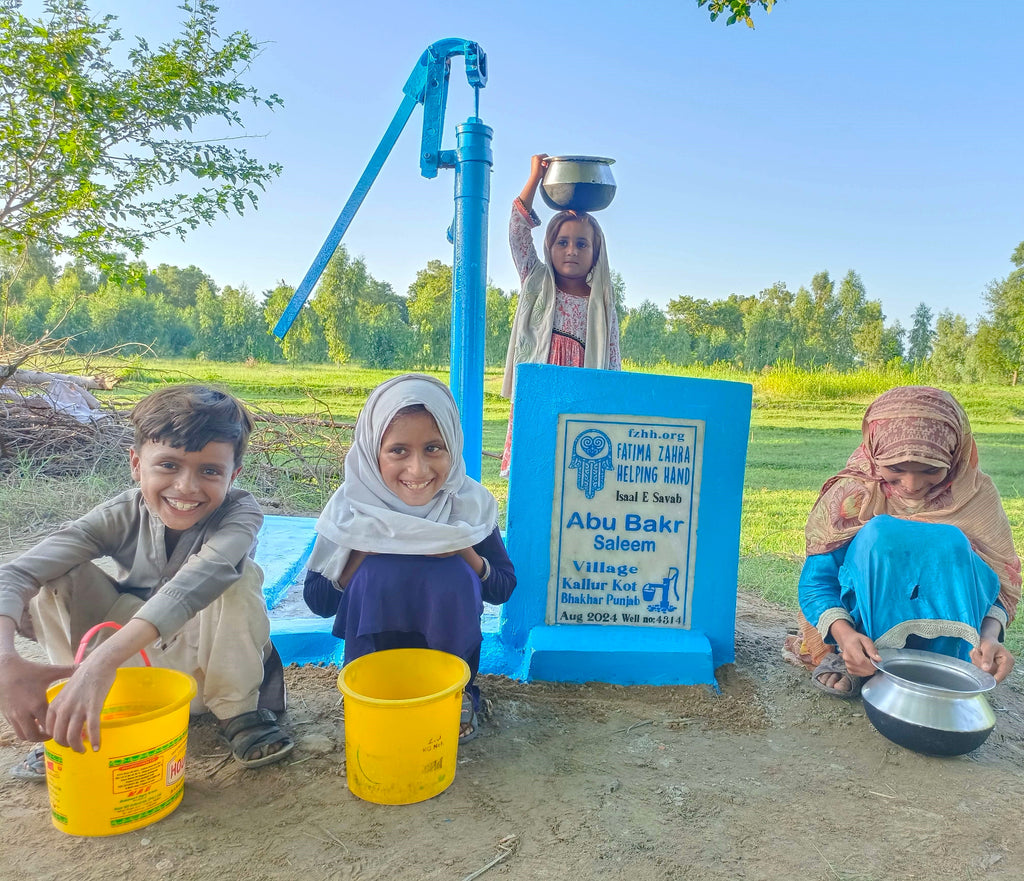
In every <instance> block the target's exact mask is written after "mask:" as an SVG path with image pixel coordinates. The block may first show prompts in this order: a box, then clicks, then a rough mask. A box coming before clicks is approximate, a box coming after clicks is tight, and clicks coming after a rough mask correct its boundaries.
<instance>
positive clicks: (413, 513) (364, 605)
mask: <svg viewBox="0 0 1024 881" xmlns="http://www.w3.org/2000/svg"><path fill="white" fill-rule="evenodd" d="M462 443H463V442H462V428H461V426H460V424H459V413H458V410H457V409H456V406H455V400H454V398H453V397H452V393H451V392H450V391H449V389H448V387H447V386H445V385H444V383H442V382H439V381H438V380H436V379H434V378H433V377H431V376H424V375H422V374H406V375H404V376H398V377H395V378H394V379H390V380H388V381H387V382H385V383H383V384H382V385H380V386H378V387H377V388H376V389H374V391H373V392H372V393H371V394H370V396H369V398H367V401H366V405H365V406H364V407H363V410H362V412H361V413H360V414H359V418H358V420H357V421H356V430H355V438H354V440H353V443H352V447H351V449H350V450H349V452H348V455H347V456H346V457H345V482H344V483H343V484H342V485H341V486H340V487H339V488H338V490H337V491H336V492H335V493H334V495H333V496H331V499H330V501H329V502H328V503H327V506H326V507H325V508H324V511H323V513H322V514H321V515H320V518H319V520H317V539H316V542H315V544H314V546H313V552H312V554H311V556H310V560H309V564H308V572H307V573H306V581H305V589H304V592H303V595H304V597H305V600H306V604H307V605H308V606H309V607H310V609H312V610H313V611H314V612H316V613H317V614H318V615H321V616H323V617H325V618H327V617H330V616H332V615H333V616H335V622H334V628H333V631H332V632H333V633H334V635H335V636H339V637H341V638H343V639H344V640H345V663H346V664H347V663H348V662H349V661H352V660H354V659H355V658H358V657H361V656H362V655H365V654H369V653H370V652H374V651H381V650H383V649H391V648H432V649H439V650H441V651H446V652H450V653H451V654H454V655H458V656H459V657H461V658H463V659H464V660H465V661H466V662H467V663H468V664H469V667H470V671H471V674H472V676H471V678H470V684H469V685H468V686H467V689H466V695H465V697H464V700H463V715H462V730H461V732H460V735H459V739H460V740H462V741H465V740H469V739H471V738H472V737H474V736H476V733H477V731H478V729H479V725H478V719H477V716H476V710H477V709H478V706H479V691H478V689H477V688H476V686H475V685H474V684H473V678H474V677H475V676H476V672H477V669H478V667H479V664H480V644H481V641H482V634H481V630H480V615H481V613H482V612H483V601H487V602H489V603H492V604H500V603H503V602H505V600H507V599H508V598H509V596H510V595H511V593H512V589H513V588H514V587H515V584H516V577H515V570H514V569H513V566H512V562H511V561H510V560H509V558H508V554H507V553H506V551H505V545H504V543H503V542H502V540H501V532H500V531H499V529H498V525H497V520H498V506H497V503H496V502H495V500H494V496H492V495H491V494H490V492H488V491H487V490H486V489H485V488H484V487H483V486H481V485H480V484H479V483H478V482H477V481H475V480H473V479H472V478H470V477H468V476H467V475H466V466H465V463H464V462H463V459H462Z"/></svg>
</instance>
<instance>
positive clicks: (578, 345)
mask: <svg viewBox="0 0 1024 881" xmlns="http://www.w3.org/2000/svg"><path fill="white" fill-rule="evenodd" d="M547 158H548V157H547V154H546V153H539V154H537V155H536V156H534V157H533V159H532V160H531V163H530V177H529V179H528V180H527V181H526V185H525V186H524V187H523V191H522V193H520V194H519V198H517V199H516V200H515V202H513V203H512V220H511V222H510V223H509V244H510V245H511V247H512V259H513V260H514V261H515V264H516V269H517V270H519V279H520V281H521V282H522V288H521V290H520V292H519V303H518V305H517V306H516V315H515V319H514V320H513V322H512V334H511V336H510V338H509V342H508V355H507V357H506V359H505V379H504V382H503V383H502V386H501V393H502V395H503V396H504V397H506V398H511V397H512V395H513V390H514V382H515V369H516V365H517V364H522V363H524V362H526V363H531V364H560V365H561V366H563V367H595V368H599V369H604V370H621V369H622V359H621V357H620V355H619V319H618V315H617V313H616V311H615V295H614V293H613V292H612V281H611V272H610V270H609V268H608V249H607V248H606V247H605V241H604V233H602V232H601V227H600V226H598V224H597V221H596V220H595V219H594V218H593V216H592V215H590V214H585V213H582V212H580V213H577V212H575V211H561V212H559V213H558V214H556V215H555V216H554V217H552V218H551V221H550V222H549V223H548V228H547V232H546V233H545V234H544V261H541V260H540V258H539V257H538V256H537V251H536V249H535V248H534V246H533V233H532V231H533V228H534V227H536V226H540V218H539V217H538V216H537V214H536V212H534V210H533V200H534V197H535V196H536V194H537V187H538V186H540V182H541V180H542V179H543V177H544V171H545V169H546V168H547ZM511 449H512V415H511V413H510V414H509V420H508V434H507V435H506V438H505V450H504V452H503V453H502V457H501V474H502V476H503V477H507V476H508V470H509V461H510V456H511Z"/></svg>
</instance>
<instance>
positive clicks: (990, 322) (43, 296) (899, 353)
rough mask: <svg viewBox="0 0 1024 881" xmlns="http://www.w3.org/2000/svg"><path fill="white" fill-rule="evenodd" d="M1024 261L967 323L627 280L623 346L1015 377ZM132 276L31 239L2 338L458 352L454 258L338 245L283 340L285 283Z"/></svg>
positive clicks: (498, 329)
mask: <svg viewBox="0 0 1024 881" xmlns="http://www.w3.org/2000/svg"><path fill="white" fill-rule="evenodd" d="M1012 260H1013V262H1014V264H1015V266H1016V267H1017V268H1016V270H1015V271H1014V272H1012V273H1011V274H1010V275H1009V276H1008V277H1006V278H1004V279H1001V280H997V281H994V282H992V283H991V284H990V285H989V287H988V289H987V290H986V291H985V293H984V297H985V302H986V305H987V307H988V312H987V314H986V315H985V316H984V317H983V318H982V319H981V320H980V321H978V322H977V324H976V325H973V326H972V325H971V324H970V323H969V322H968V321H967V319H966V318H964V317H963V316H962V315H958V314H955V313H953V312H951V311H944V312H940V313H939V314H938V315H935V314H934V313H933V311H932V310H931V308H929V306H928V305H927V304H926V303H921V304H920V305H919V306H918V307H917V309H916V310H915V312H914V315H913V320H912V325H911V327H909V328H904V327H902V326H901V325H900V324H899V322H894V323H892V324H886V323H885V315H884V313H883V311H882V304H881V302H880V301H878V300H871V299H869V298H868V295H867V291H866V290H865V287H864V284H863V282H862V281H861V279H860V277H859V276H858V274H857V273H856V272H854V271H853V270H850V271H849V272H847V274H846V275H845V276H844V277H843V278H842V280H841V281H839V282H838V284H837V283H836V282H835V281H834V280H833V279H832V278H831V276H830V275H829V273H828V272H819V273H818V274H816V275H815V276H814V277H813V278H812V279H811V280H810V285H809V286H807V287H805V286H801V287H800V288H799V289H798V290H797V291H795V292H792V291H790V290H788V289H787V287H786V285H785V283H782V282H779V283H776V284H774V285H772V286H771V287H769V288H766V289H765V290H762V291H761V292H760V293H759V294H757V295H754V296H739V295H736V294H730V295H729V296H728V297H726V298H724V299H721V300H704V299H696V298H694V297H689V296H685V295H681V296H679V297H676V298H674V299H672V300H670V301H669V303H668V305H667V307H665V308H664V309H662V308H660V307H658V306H657V305H656V304H654V303H653V302H651V301H649V300H645V301H644V302H643V303H641V304H640V305H639V306H636V307H632V308H625V307H624V305H623V301H624V293H625V286H624V284H623V281H622V279H621V277H620V276H618V275H617V274H615V273H613V275H614V276H615V288H616V297H617V300H618V306H619V316H620V324H621V331H622V354H623V357H624V358H625V359H627V360H630V361H633V362H635V363H637V364H640V365H644V366H652V365H657V364H662V363H664V364H667V365H675V366H683V367H685V366H689V365H694V364H715V363H721V364H728V365H731V366H734V367H738V368H741V369H743V370H763V369H764V368H766V367H769V366H772V365H779V364H786V365H788V366H790V367H795V368H798V369H803V368H808V369H813V368H819V367H823V366H829V367H831V368H833V369H835V370H840V371H846V370H852V369H855V368H860V367H871V368H877V367H882V366H887V365H888V366H900V365H913V366H917V367H925V368H927V369H928V371H929V372H930V374H931V375H933V376H934V377H935V378H936V380H939V381H943V382H950V383H952V382H973V381H982V380H985V381H1009V382H1013V383H1016V380H1017V376H1018V373H1019V371H1020V369H1021V366H1022V364H1024V243H1022V244H1021V245H1020V246H1019V247H1018V248H1017V250H1016V251H1015V252H1014V254H1013V257H1012ZM135 268H136V274H135V278H136V280H135V282H134V283H129V284H125V283H121V284H114V283H112V282H110V281H108V280H106V279H104V278H102V277H100V276H97V275H96V274H94V273H93V272H91V271H90V270H89V269H88V268H87V267H85V266H83V265H82V264H81V263H72V264H68V265H66V266H64V267H58V266H57V264H56V263H55V261H54V259H53V257H52V256H51V255H49V254H47V253H45V252H43V251H39V250H33V251H32V252H31V253H30V254H29V255H27V259H24V260H23V261H18V267H16V266H14V265H12V263H11V261H7V265H5V266H2V267H0V269H2V270H4V274H6V275H7V276H8V278H9V277H10V276H11V275H12V270H14V269H19V271H18V272H17V273H16V275H15V277H14V282H13V283H12V284H10V285H9V286H8V287H7V291H6V297H5V302H4V303H3V306H4V316H3V317H4V328H3V334H4V335H6V336H8V337H10V338H13V339H14V340H16V341H18V342H22V343H28V342H32V341H34V340H36V339H39V338H40V337H41V336H43V334H45V333H47V332H53V333H54V334H55V335H57V336H60V337H72V338H73V339H72V343H71V347H72V349H74V350H76V351H80V352H87V351H90V352H91V351H98V350H104V349H110V348H114V347H117V346H124V345H125V344H126V343H136V344H139V345H140V346H147V347H149V349H151V350H152V352H153V353H154V354H156V355H158V356H160V357H165V358H166V357H179V356H180V357H188V358H203V357H205V358H208V359H211V360H219V361H243V360H246V359H250V358H252V359H256V360H262V361H287V362H295V363H318V362H335V363H356V364H361V365H364V366H367V367H375V368H390V369H402V368H417V367H420V368H424V367H443V366H445V365H446V364H447V363H448V359H449V333H450V327H451V284H452V270H451V267H450V266H447V265H446V264H444V263H442V262H440V261H438V260H432V261H430V262H429V263H428V264H427V266H426V267H425V268H424V269H422V270H420V272H419V273H417V276H416V280H415V281H414V282H413V283H412V285H410V287H409V290H408V292H407V293H406V295H405V296H402V295H400V294H396V293H395V291H394V289H393V288H392V287H391V285H390V284H388V283H387V282H383V281H378V280H377V279H375V278H374V277H373V276H372V275H371V274H370V272H369V270H368V269H367V267H366V264H365V262H364V261H363V259H362V258H356V259H352V258H351V257H349V255H348V253H347V252H346V250H345V248H344V247H342V248H339V249H338V251H337V253H336V254H335V255H334V257H333V258H332V259H331V261H330V262H329V263H328V265H327V268H326V270H325V271H324V274H323V277H322V278H321V280H320V283H319V285H318V286H317V288H316V290H315V292H314V294H313V296H312V297H310V299H309V301H308V302H307V304H306V305H305V306H304V307H303V309H302V311H301V312H300V313H299V316H298V318H297V320H296V321H295V324H294V325H293V326H292V329H291V331H290V332H289V333H288V334H287V336H286V337H285V339H284V340H283V341H279V340H277V339H276V338H275V337H274V336H273V335H272V334H271V328H273V327H274V325H275V324H276V323H277V320H278V318H279V317H280V316H281V313H282V312H283V311H284V308H285V305H286V304H287V302H288V300H289V298H290V297H291V295H292V293H293V291H294V288H292V287H291V286H290V285H286V284H284V283H283V282H282V283H281V284H280V285H278V286H277V287H276V288H274V289H273V290H271V291H267V292H265V293H264V294H263V295H262V296H260V297H258V296H256V295H255V294H254V293H253V292H251V291H249V290H247V289H245V288H244V287H243V288H233V287H230V286H225V287H223V288H221V287H218V285H217V284H216V283H215V282H214V280H213V279H212V278H211V277H210V276H209V275H207V274H206V273H205V272H203V271H202V270H201V269H199V268H198V267H196V266H189V267H186V268H184V269H182V268H180V267H177V266H168V265H166V264H161V265H160V266H158V267H156V268H155V269H152V270H151V269H149V268H148V267H147V266H145V264H138V265H137V266H136V267H135ZM516 299H517V294H516V293H514V292H510V293H506V292H504V291H502V290H500V289H499V288H496V287H493V286H488V289H487V324H486V341H485V358H486V361H487V364H488V365H500V364H502V363H504V360H505V352H506V348H507V345H508V337H509V333H510V329H511V325H512V316H513V315H514V314H515V307H516Z"/></svg>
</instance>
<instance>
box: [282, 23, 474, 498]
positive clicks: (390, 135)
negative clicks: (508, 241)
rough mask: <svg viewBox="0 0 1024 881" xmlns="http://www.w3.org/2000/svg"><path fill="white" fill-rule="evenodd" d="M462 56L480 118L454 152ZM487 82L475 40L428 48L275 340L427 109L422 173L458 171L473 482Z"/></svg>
mask: <svg viewBox="0 0 1024 881" xmlns="http://www.w3.org/2000/svg"><path fill="white" fill-rule="evenodd" d="M458 55H462V56H463V57H464V59H465V64H466V78H467V80H468V81H469V84H470V85H471V86H472V87H473V90H474V92H475V106H474V115H473V116H471V117H469V118H468V119H467V120H466V121H465V122H464V123H462V124H461V125H458V126H456V128H455V135H456V147H455V149H454V150H442V149H441V135H442V132H443V129H444V111H445V104H446V103H447V100H448V78H449V76H450V74H451V59H452V58H453V57H455V56H458ZM486 85H487V56H486V55H485V54H484V51H483V50H482V49H481V48H480V46H479V45H478V44H477V43H474V42H471V41H469V40H460V39H457V38H450V39H446V40H438V42H436V43H432V44H431V45H430V46H428V47H427V49H426V51H425V52H424V53H423V54H422V55H421V56H420V59H419V61H418V62H417V64H416V67H414V68H413V71H412V73H411V74H410V76H409V79H408V80H407V81H406V83H405V86H404V87H403V89H402V92H403V94H404V95H405V97H404V98H403V99H402V103H401V104H400V105H399V107H398V110H397V112H396V113H395V115H394V117H393V118H392V120H391V124H390V125H389V126H388V128H387V131H385V132H384V137H383V138H381V141H380V143H379V144H378V145H377V149H376V150H375V151H374V153H373V156H371V157H370V161H369V163H368V164H367V166H366V169H365V170H364V171H363V173H362V175H361V176H360V178H359V181H358V182H357V183H356V186H355V189H354V190H353V191H352V195H351V196H349V198H348V201H347V202H346V203H345V207H344V208H342V210H341V214H340V215H338V219H337V220H336V221H335V223H334V226H333V227H332V228H331V231H330V232H329V233H328V234H327V239H326V241H325V242H324V243H323V246H322V247H321V248H320V251H319V252H318V253H317V255H316V257H314V258H313V264H312V265H311V266H310V267H309V270H308V271H307V272H306V275H305V276H304V277H303V279H302V281H301V283H300V284H299V286H298V287H297V288H296V289H295V293H294V294H293V295H292V298H291V300H290V301H289V302H288V305H287V306H286V307H285V310H284V312H283V313H282V315H281V318H280V319H279V320H278V322H277V325H276V326H275V327H274V335H275V336H277V337H278V339H283V338H284V336H285V334H286V333H288V330H289V328H290V327H291V326H292V324H293V323H294V321H295V319H296V317H298V314H299V311H300V310H301V309H302V307H303V305H304V304H305V302H306V300H307V298H308V297H309V295H310V293H311V292H312V290H313V288H314V286H315V285H316V283H317V281H318V280H319V279H320V276H321V275H322V274H323V271H324V268H325V267H326V266H327V263H328V261H329V260H330V259H331V257H332V256H333V255H334V252H335V251H336V250H337V248H338V245H339V244H340V243H341V239H342V236H344V235H345V231H346V230H347V229H348V227H349V224H350V223H351V222H352V219H353V218H354V217H355V215H356V212H357V211H358V210H359V206H360V205H362V204H363V199H365V198H366V194H367V193H368V192H369V191H370V187H371V186H373V182H374V181H375V180H376V179H377V175H378V174H379V173H380V170H381V167H382V166H383V165H384V162H385V160H386V159H387V158H388V156H389V155H390V153H391V150H392V148H393V147H394V146H395V142H396V141H397V140H398V137H399V135H401V133H402V129H404V128H405V124H406V123H407V122H408V121H409V117H410V116H411V115H412V112H413V109H414V108H415V107H416V105H417V104H422V105H423V136H422V140H421V142H420V173H421V174H422V175H423V177H426V178H433V177H437V170H438V169H439V168H454V169H455V221H454V223H453V224H452V230H450V231H449V239H450V240H451V241H453V243H454V245H455V254H454V261H453V272H452V323H451V372H450V377H449V383H448V384H449V385H450V386H451V389H452V394H453V395H454V396H455V402H456V404H457V405H458V407H459V413H460V415H461V420H462V432H463V435H464V437H465V446H464V448H463V457H464V458H465V460H466V470H467V472H468V473H469V476H470V477H473V478H476V479H479V478H480V463H481V460H482V458H483V407H484V322H485V318H486V307H487V211H488V204H489V202H490V171H491V165H492V157H491V135H492V130H491V128H490V127H489V126H487V125H484V123H483V121H482V120H481V119H480V89H482V88H483V87H484V86H486Z"/></svg>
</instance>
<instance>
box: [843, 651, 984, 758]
mask: <svg viewBox="0 0 1024 881" xmlns="http://www.w3.org/2000/svg"><path fill="white" fill-rule="evenodd" d="M878 653H879V654H880V655H881V656H882V660H881V661H880V662H879V663H877V664H876V665H875V666H876V667H878V672H877V673H876V674H875V675H874V676H872V677H871V678H870V679H868V681H867V682H865V683H864V689H863V691H862V692H861V694H862V696H863V698H864V709H865V711H866V712H867V716H868V719H870V720H871V724H872V725H874V726H875V728H877V729H878V731H879V733H881V734H883V735H884V736H885V737H887V738H889V740H891V741H893V742H894V743H897V744H899V745H900V746H905V747H906V748H907V749H912V750H914V751H916V752H920V753H926V754H928V755H933V756H958V755H962V754H963V753H967V752H970V751H971V750H972V749H976V748H977V747H979V746H981V744H982V743H984V742H985V739H986V738H987V737H988V736H989V734H991V733H992V729H993V728H994V727H995V722H996V718H995V713H993V712H992V708H991V707H990V706H989V703H988V699H987V698H986V697H985V692H986V691H991V690H992V689H993V688H995V685H996V681H995V679H994V678H993V677H992V676H991V674H989V673H986V672H985V671H984V670H981V669H979V668H978V667H975V666H974V665H973V664H971V663H968V662H967V661H961V660H960V659H959V658H950V657H947V656H945V655H939V654H936V653H934V652H924V651H918V650H916V649H879V652H878Z"/></svg>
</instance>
